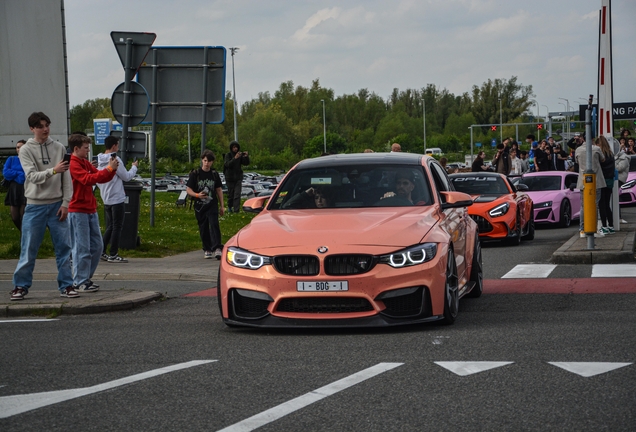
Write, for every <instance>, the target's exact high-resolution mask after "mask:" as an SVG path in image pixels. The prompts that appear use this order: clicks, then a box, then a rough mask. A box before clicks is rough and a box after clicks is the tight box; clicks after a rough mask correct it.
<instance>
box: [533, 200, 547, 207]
mask: <svg viewBox="0 0 636 432" xmlns="http://www.w3.org/2000/svg"><path fill="white" fill-rule="evenodd" d="M533 207H534V208H546V207H552V201H546V202H542V203H539V204H535V205H534V206H533Z"/></svg>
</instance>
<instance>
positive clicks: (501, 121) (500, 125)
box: [499, 95, 503, 142]
mask: <svg viewBox="0 0 636 432" xmlns="http://www.w3.org/2000/svg"><path fill="white" fill-rule="evenodd" d="M499 131H500V134H501V142H503V115H502V112H501V95H499Z"/></svg>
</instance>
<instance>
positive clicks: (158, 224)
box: [0, 190, 254, 259]
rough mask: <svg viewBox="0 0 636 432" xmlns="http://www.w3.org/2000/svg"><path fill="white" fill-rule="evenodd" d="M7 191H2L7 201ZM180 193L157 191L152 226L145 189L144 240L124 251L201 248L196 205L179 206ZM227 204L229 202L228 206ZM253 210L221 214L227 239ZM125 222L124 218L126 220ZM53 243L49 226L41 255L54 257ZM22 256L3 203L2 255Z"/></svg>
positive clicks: (152, 253) (151, 253) (152, 254)
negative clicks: (152, 225) (135, 246)
mask: <svg viewBox="0 0 636 432" xmlns="http://www.w3.org/2000/svg"><path fill="white" fill-rule="evenodd" d="M95 195H96V197H97V203H98V205H97V212H98V213H99V219H100V226H101V228H102V232H103V231H104V230H105V228H106V224H105V222H104V206H103V204H102V200H101V198H100V197H99V190H96V191H95ZM4 196H5V193H1V194H0V201H1V202H4ZM178 196H179V194H178V193H173V192H158V193H156V194H155V224H154V225H155V226H154V227H151V226H150V192H146V191H142V193H141V202H140V211H139V237H140V239H141V244H140V245H139V247H137V248H136V249H130V250H125V249H122V251H121V253H120V254H121V255H122V256H125V257H132V258H158V257H165V256H170V255H175V254H179V253H183V252H190V251H193V250H199V249H201V238H200V237H199V228H198V225H197V222H196V219H195V217H194V209H190V208H189V207H186V208H183V207H180V208H178V207H177V206H176V201H177V197H178ZM226 208H227V206H226ZM253 217H254V214H251V213H243V212H241V213H238V214H233V213H230V214H226V215H225V216H223V217H220V218H219V219H220V221H219V222H220V226H221V235H222V237H223V242H224V243H225V242H226V241H227V240H228V239H230V238H231V237H232V236H233V235H234V234H236V233H237V232H238V230H240V229H241V228H243V227H244V226H245V225H247V224H248V223H250V221H251V220H252V218H253ZM124 223H125V222H124ZM54 256H55V253H54V251H53V244H52V243H51V237H50V235H49V232H48V230H47V232H46V234H45V236H44V241H43V242H42V246H41V247H40V251H39V253H38V258H51V257H54ZM19 257H20V232H19V231H18V230H17V228H16V227H15V225H13V222H12V220H11V215H10V212H9V207H8V206H4V205H2V206H0V259H17V258H19Z"/></svg>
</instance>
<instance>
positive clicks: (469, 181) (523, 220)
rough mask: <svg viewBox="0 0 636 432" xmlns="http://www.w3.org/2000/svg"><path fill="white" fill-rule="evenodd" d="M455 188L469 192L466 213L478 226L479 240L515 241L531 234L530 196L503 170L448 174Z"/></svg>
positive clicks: (525, 187) (513, 243) (531, 211)
mask: <svg viewBox="0 0 636 432" xmlns="http://www.w3.org/2000/svg"><path fill="white" fill-rule="evenodd" d="M450 179H451V181H452V183H453V185H454V186H455V190H457V191H460V192H464V193H467V194H469V195H471V196H472V197H473V199H474V201H475V203H474V204H473V205H472V206H470V208H469V209H468V213H469V214H470V217H472V218H473V219H474V220H475V222H477V225H478V226H479V237H480V238H481V239H482V240H502V241H504V242H505V243H508V244H511V245H518V244H519V243H521V240H522V239H524V240H532V239H533V238H534V212H533V210H532V199H531V198H530V196H529V195H528V194H527V193H525V192H523V191H527V190H528V187H527V186H525V185H517V186H516V187H515V186H514V185H513V184H512V183H511V182H510V181H509V180H508V177H506V176H505V175H503V174H497V173H492V172H480V173H460V174H451V175H450Z"/></svg>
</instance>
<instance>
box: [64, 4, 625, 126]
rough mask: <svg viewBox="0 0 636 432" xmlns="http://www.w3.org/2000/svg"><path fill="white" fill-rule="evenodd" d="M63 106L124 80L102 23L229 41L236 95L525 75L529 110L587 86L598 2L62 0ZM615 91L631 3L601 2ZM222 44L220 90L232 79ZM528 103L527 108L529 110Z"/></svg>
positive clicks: (592, 73)
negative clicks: (607, 15)
mask: <svg viewBox="0 0 636 432" xmlns="http://www.w3.org/2000/svg"><path fill="white" fill-rule="evenodd" d="M64 5H65V8H66V36H67V43H68V45H67V49H68V67H69V86H70V101H71V106H74V105H77V104H81V103H83V102H84V101H86V100H87V99H94V98H104V97H111V95H112V93H113V90H114V89H115V87H117V85H118V84H120V83H121V82H122V81H123V80H124V72H123V68H122V66H121V62H120V60H119V57H118V55H117V52H116V51H115V48H114V46H113V43H112V41H111V38H110V32H111V31H132V32H152V33H156V34H157V39H156V41H155V43H154V45H155V46H206V45H207V46H224V47H226V48H229V47H239V48H240V50H239V52H238V53H237V54H236V56H235V58H234V61H235V66H236V72H235V74H236V93H237V100H238V102H239V104H241V103H243V102H246V101H247V100H250V99H252V98H256V97H257V96H258V93H260V92H266V91H268V92H270V94H272V95H273V94H274V92H275V91H276V90H277V89H278V87H279V86H280V84H281V83H282V82H285V81H289V80H291V81H293V82H294V84H295V85H297V86H298V85H301V86H305V87H309V86H311V83H312V81H313V80H314V79H319V80H320V84H321V85H322V86H323V87H325V88H331V89H333V90H334V92H335V95H336V96H339V95H342V94H352V93H357V91H358V90H359V89H362V88H366V89H368V90H369V91H372V92H375V93H377V94H378V95H379V96H381V97H382V98H384V99H386V98H387V97H388V96H389V95H390V94H391V92H392V90H393V89H394V88H398V89H399V90H406V89H409V88H411V89H421V88H423V87H425V86H426V85H427V84H429V83H430V84H434V85H435V86H437V87H438V88H440V89H444V88H446V89H448V90H449V91H450V92H452V93H454V94H455V95H461V94H462V93H464V92H470V90H471V88H472V86H473V85H477V86H481V85H482V83H483V82H485V81H487V80H488V79H495V78H504V79H509V78H511V77H512V76H516V77H518V82H519V83H521V84H523V85H532V87H533V90H534V93H535V95H536V100H537V101H538V103H539V105H541V107H540V114H541V115H542V116H543V115H545V114H544V113H545V112H546V110H547V109H546V107H545V106H544V105H546V106H547V107H548V108H549V110H550V112H557V111H564V110H565V109H564V107H563V105H561V104H560V103H565V102H564V101H563V100H560V99H559V98H566V99H569V102H570V105H571V106H573V105H577V106H578V104H580V103H583V101H582V100H581V99H580V98H586V97H587V95H589V94H591V93H594V94H595V93H596V87H597V62H598V60H597V59H598V11H599V9H600V7H601V0H568V1H564V0H534V1H528V0H390V1H389V0H386V1H385V0H341V1H337V2H336V1H324V0H309V1H302V0H289V1H285V0H231V1H230V0H221V1H214V0H179V1H174V0H65V2H64ZM612 26H613V38H612V39H613V57H614V60H613V67H614V101H615V102H635V101H636V44H635V43H634V41H636V37H635V36H636V1H635V0H614V1H612ZM231 63H232V62H231V56H230V52H229V50H228V57H227V64H228V67H227V70H226V76H227V80H226V89H227V90H231V89H232V67H231ZM533 112H536V107H534V108H533Z"/></svg>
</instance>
